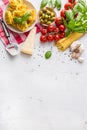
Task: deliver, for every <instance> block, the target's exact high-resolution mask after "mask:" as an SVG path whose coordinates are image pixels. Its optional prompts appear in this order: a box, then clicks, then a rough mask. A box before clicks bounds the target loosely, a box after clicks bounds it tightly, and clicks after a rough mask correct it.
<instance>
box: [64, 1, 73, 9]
mask: <svg viewBox="0 0 87 130" xmlns="http://www.w3.org/2000/svg"><path fill="white" fill-rule="evenodd" d="M64 8H65V9H66V10H68V9H72V4H71V3H70V2H68V3H66V4H65V5H64Z"/></svg>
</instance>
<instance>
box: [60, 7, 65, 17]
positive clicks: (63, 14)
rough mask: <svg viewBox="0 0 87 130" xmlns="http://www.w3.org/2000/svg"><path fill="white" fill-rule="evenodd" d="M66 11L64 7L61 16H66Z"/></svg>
mask: <svg viewBox="0 0 87 130" xmlns="http://www.w3.org/2000/svg"><path fill="white" fill-rule="evenodd" d="M65 11H66V10H65V9H62V10H61V11H60V16H61V17H64V18H66V14H65Z"/></svg>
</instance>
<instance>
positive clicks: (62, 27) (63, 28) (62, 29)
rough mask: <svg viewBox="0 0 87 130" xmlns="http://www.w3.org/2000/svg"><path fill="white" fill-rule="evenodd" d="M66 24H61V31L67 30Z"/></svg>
mask: <svg viewBox="0 0 87 130" xmlns="http://www.w3.org/2000/svg"><path fill="white" fill-rule="evenodd" d="M65 29H66V28H65V26H64V25H63V24H61V25H60V26H59V30H60V31H61V32H64V31H65Z"/></svg>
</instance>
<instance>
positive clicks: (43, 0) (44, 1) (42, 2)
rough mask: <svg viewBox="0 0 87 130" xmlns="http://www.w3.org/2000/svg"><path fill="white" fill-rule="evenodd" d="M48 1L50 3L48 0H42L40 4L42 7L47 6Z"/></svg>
mask: <svg viewBox="0 0 87 130" xmlns="http://www.w3.org/2000/svg"><path fill="white" fill-rule="evenodd" d="M47 3H48V0H42V1H41V4H40V8H43V7H45V6H46V5H47Z"/></svg>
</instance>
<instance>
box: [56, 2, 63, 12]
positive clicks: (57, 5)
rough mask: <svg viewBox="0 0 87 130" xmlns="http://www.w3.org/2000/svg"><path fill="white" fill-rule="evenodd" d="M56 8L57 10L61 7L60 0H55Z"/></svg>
mask: <svg viewBox="0 0 87 130" xmlns="http://www.w3.org/2000/svg"><path fill="white" fill-rule="evenodd" d="M55 4H56V8H57V9H58V10H60V9H61V6H62V3H61V0H56V3H55Z"/></svg>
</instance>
